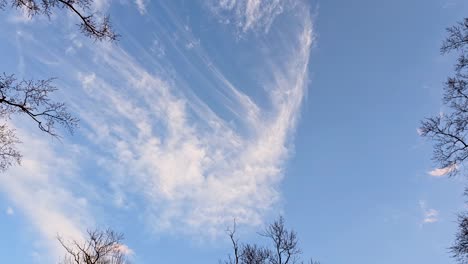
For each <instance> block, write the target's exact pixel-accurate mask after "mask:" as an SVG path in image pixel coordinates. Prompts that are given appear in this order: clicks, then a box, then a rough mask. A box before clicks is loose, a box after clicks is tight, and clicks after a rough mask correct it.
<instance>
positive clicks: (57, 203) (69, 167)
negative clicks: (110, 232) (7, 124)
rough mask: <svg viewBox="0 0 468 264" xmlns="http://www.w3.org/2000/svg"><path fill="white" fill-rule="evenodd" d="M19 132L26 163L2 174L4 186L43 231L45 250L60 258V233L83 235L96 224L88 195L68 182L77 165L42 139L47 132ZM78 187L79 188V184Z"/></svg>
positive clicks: (14, 201) (7, 192)
mask: <svg viewBox="0 0 468 264" xmlns="http://www.w3.org/2000/svg"><path fill="white" fill-rule="evenodd" d="M17 133H19V134H20V135H19V137H20V138H21V140H22V142H23V143H22V144H21V151H22V153H23V154H24V157H23V160H22V165H21V166H17V167H12V168H10V170H9V173H8V174H1V175H0V182H1V184H0V186H1V187H0V188H1V191H2V192H4V193H6V194H7V195H8V197H9V199H11V200H12V202H13V203H14V205H15V207H16V208H17V210H20V211H21V212H22V213H24V215H25V216H26V217H27V218H28V219H29V222H30V223H31V224H32V225H33V226H34V227H35V228H37V230H38V231H39V234H40V236H41V239H40V240H41V243H39V244H41V245H43V246H44V248H41V250H44V249H46V250H49V251H51V252H53V253H52V255H53V258H54V259H57V258H58V257H60V256H61V255H62V253H63V252H62V250H61V248H60V246H59V244H58V243H57V241H56V236H57V234H61V235H65V236H70V237H74V238H80V237H81V234H82V232H81V230H82V229H83V228H86V227H87V226H89V225H91V224H92V221H90V220H89V218H88V217H87V215H88V213H87V211H86V204H85V203H84V202H83V199H84V198H82V197H79V196H77V195H76V194H74V193H73V192H72V191H71V190H70V189H69V188H68V186H67V185H66V184H65V183H64V181H66V180H71V179H70V177H73V175H74V174H75V171H76V168H75V165H74V164H73V163H72V162H71V161H70V160H69V159H68V158H67V157H64V155H59V154H57V153H56V152H55V151H54V149H53V148H52V147H51V146H50V145H49V144H47V142H46V141H45V140H44V141H43V140H41V139H43V138H44V135H41V136H38V135H34V134H29V133H27V132H25V131H24V130H23V129H22V128H17ZM75 188H76V190H78V186H75ZM9 209H11V208H9ZM11 212H13V210H11ZM7 213H8V211H7Z"/></svg>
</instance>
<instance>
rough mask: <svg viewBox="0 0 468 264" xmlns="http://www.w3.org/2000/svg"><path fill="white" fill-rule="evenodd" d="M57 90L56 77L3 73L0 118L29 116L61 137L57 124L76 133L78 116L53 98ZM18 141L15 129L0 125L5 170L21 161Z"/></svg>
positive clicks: (1, 162) (1, 161)
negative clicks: (19, 76) (27, 77)
mask: <svg viewBox="0 0 468 264" xmlns="http://www.w3.org/2000/svg"><path fill="white" fill-rule="evenodd" d="M55 90H56V88H55V87H54V86H53V85H52V79H48V80H38V81H33V80H22V81H18V80H16V79H15V77H14V76H13V75H5V74H3V75H0V117H1V118H3V119H4V120H5V121H6V120H7V119H10V118H11V116H12V115H16V114H22V115H26V116H27V117H29V118H30V119H31V120H32V121H33V122H35V123H36V124H37V126H38V128H39V129H40V130H42V131H43V132H45V133H47V134H49V135H51V136H53V137H57V138H58V137H59V135H58V133H57V132H56V126H57V124H58V125H59V126H62V127H64V128H66V129H67V130H68V131H69V132H70V133H73V130H74V128H75V127H76V126H77V123H78V119H77V118H75V117H73V116H72V115H71V114H70V113H69V112H68V111H67V108H66V106H65V104H64V103H61V102H55V101H53V100H52V99H51V98H50V95H51V93H53V92H54V91H55ZM17 143H19V141H18V139H17V138H16V136H15V133H14V130H12V129H9V128H8V126H7V125H6V124H3V125H0V169H1V170H5V169H6V168H8V167H9V166H11V165H12V164H13V163H19V162H20V160H21V154H20V153H19V152H18V151H17V150H16V147H15V145H16V144H17Z"/></svg>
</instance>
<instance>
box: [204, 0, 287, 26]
mask: <svg viewBox="0 0 468 264" xmlns="http://www.w3.org/2000/svg"><path fill="white" fill-rule="evenodd" d="M295 2H296V1H290V0H212V1H211V2H210V8H211V10H212V11H213V12H214V13H215V14H216V15H218V16H219V17H220V18H221V19H222V20H223V22H225V23H232V24H234V25H235V26H236V27H238V28H239V29H240V30H241V31H243V32H247V31H249V30H260V31H264V32H268V31H269V29H270V27H271V25H272V23H273V21H274V20H275V18H276V17H277V16H278V15H280V14H281V13H283V12H284V11H285V9H288V8H291V7H292V6H293V5H295Z"/></svg>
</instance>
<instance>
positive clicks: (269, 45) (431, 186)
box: [0, 0, 468, 264]
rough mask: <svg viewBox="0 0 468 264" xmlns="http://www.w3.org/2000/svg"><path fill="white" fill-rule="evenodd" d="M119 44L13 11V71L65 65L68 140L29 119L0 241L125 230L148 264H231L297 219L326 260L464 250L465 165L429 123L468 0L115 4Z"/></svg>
mask: <svg viewBox="0 0 468 264" xmlns="http://www.w3.org/2000/svg"><path fill="white" fill-rule="evenodd" d="M93 5H94V6H93V7H94V8H95V10H98V11H100V12H102V13H109V14H110V16H111V21H112V23H113V25H114V28H115V30H116V31H117V32H118V33H119V34H120V35H121V38H120V40H119V41H118V42H117V43H108V42H95V41H93V40H90V39H88V38H86V37H85V36H82V34H80V32H79V30H78V28H77V26H76V24H77V23H78V20H77V19H76V17H74V16H73V15H72V14H68V13H66V12H65V10H61V9H57V10H56V12H54V13H53V14H52V16H51V17H50V19H48V18H45V17H40V16H36V17H34V18H32V19H31V18H29V17H28V16H26V15H25V14H23V13H22V12H21V11H20V10H15V9H8V8H7V9H6V10H3V11H1V12H2V15H1V16H0V23H1V25H2V26H1V27H0V39H1V40H2V41H0V57H1V65H2V71H4V72H5V73H8V74H15V75H16V77H18V78H26V79H30V78H34V79H41V78H42V79H44V78H49V77H55V78H56V79H55V81H54V84H55V85H56V86H57V88H59V90H58V91H57V92H56V94H55V98H56V99H57V100H60V101H64V102H66V103H67V105H68V107H69V109H70V111H71V112H72V113H74V115H75V116H77V117H78V118H79V119H80V123H79V129H78V130H77V131H76V132H75V133H74V134H73V135H69V134H67V133H66V131H62V136H63V138H62V140H60V141H59V140H57V139H53V138H50V137H49V136H48V135H46V134H44V133H42V132H40V131H39V130H38V129H37V127H35V126H34V124H32V123H31V122H29V120H28V119H26V118H24V117H21V116H15V117H14V118H13V119H12V120H9V121H7V122H9V123H10V125H11V126H14V127H15V129H16V131H17V134H18V137H19V138H20V139H21V141H22V144H21V145H20V149H21V151H22V153H23V156H24V157H23V161H22V164H21V166H15V167H12V168H10V169H9V170H8V171H7V172H5V173H3V174H0V233H1V234H2V239H0V255H2V256H3V259H4V260H5V261H6V262H7V263H20V264H22V263H56V262H57V260H58V259H59V258H60V257H61V256H63V254H64V252H63V250H62V248H61V246H60V244H59V243H58V242H57V239H56V237H57V235H61V236H63V237H65V238H67V239H82V238H83V237H84V234H85V231H86V229H89V228H107V227H110V228H112V229H114V230H116V231H118V232H122V233H124V235H125V240H124V242H125V247H126V248H127V249H128V254H129V258H130V259H131V260H132V262H133V263H156V262H157V263H184V262H188V261H190V262H191V263H217V262H218V260H220V259H225V258H226V256H227V254H229V253H230V244H229V239H228V237H227V235H226V232H225V230H226V228H227V227H229V226H231V225H232V222H233V219H236V223H237V227H238V236H239V238H240V239H241V240H242V241H246V242H258V243H265V241H264V240H263V239H262V238H260V237H259V236H258V235H257V233H256V232H257V231H259V230H261V229H262V227H263V226H264V225H265V224H267V223H269V222H271V221H272V220H273V219H275V218H276V217H278V216H279V215H283V216H284V217H285V219H286V224H287V226H288V227H291V228H293V229H294V230H296V231H297V233H298V237H299V241H300V247H301V248H302V251H303V256H304V258H306V259H307V258H309V257H313V258H314V259H317V260H320V261H321V262H322V263H326V264H332V263H350V264H352V263H359V264H375V263H381V264H386V263H403V264H404V263H426V264H436V263H455V262H454V261H453V260H452V259H450V253H449V250H448V247H449V246H450V245H451V243H452V241H453V238H454V234H455V232H456V214H457V213H458V212H461V211H462V210H464V208H465V204H464V197H463V195H462V194H463V189H464V179H463V178H462V177H452V178H448V177H447V176H445V175H443V173H441V171H440V170H437V167H435V164H434V163H433V162H432V161H431V152H432V146H431V142H429V141H426V140H424V139H422V138H421V137H420V136H419V135H418V133H417V129H418V126H419V124H420V121H421V119H423V118H424V117H427V116H430V115H433V114H437V113H439V112H440V111H442V109H443V107H442V105H441V100H440V99H441V95H442V84H443V82H444V80H445V79H446V77H447V76H448V75H450V73H451V72H452V71H453V66H452V65H453V64H454V61H455V60H454V58H455V57H454V56H453V55H446V56H442V55H441V54H440V52H439V48H440V45H441V42H442V41H443V39H444V37H445V28H446V27H448V26H451V25H453V24H454V23H456V22H457V21H460V20H461V19H462V18H463V17H464V16H466V15H467V13H468V2H466V1H462V0H424V1H423V0H413V1H403V0H394V1H371V0H356V1H336V0H328V1H321V0H317V1H300V0H274V1H266V0H206V1H187V0H186V1H182V0H177V1H151V0H135V1H133V0H120V1H111V0H98V1H94V4H93Z"/></svg>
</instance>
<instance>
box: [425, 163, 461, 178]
mask: <svg viewBox="0 0 468 264" xmlns="http://www.w3.org/2000/svg"><path fill="white" fill-rule="evenodd" d="M457 167H458V166H457V164H452V165H450V166H447V167H445V168H436V169H433V170H431V171H429V172H428V173H429V175H431V176H433V177H443V176H445V175H447V174H450V173H451V172H452V171H454V170H456V169H457Z"/></svg>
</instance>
